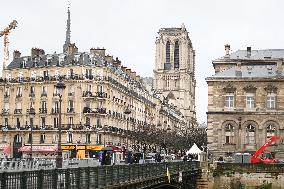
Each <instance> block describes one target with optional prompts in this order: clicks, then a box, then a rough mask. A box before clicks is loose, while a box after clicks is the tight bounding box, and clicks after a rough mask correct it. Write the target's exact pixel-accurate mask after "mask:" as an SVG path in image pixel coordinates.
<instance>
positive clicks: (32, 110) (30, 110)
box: [27, 108, 35, 114]
mask: <svg viewBox="0 0 284 189" xmlns="http://www.w3.org/2000/svg"><path fill="white" fill-rule="evenodd" d="M27 114H35V109H34V108H28V109H27Z"/></svg>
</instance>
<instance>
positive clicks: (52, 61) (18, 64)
mask: <svg viewBox="0 0 284 189" xmlns="http://www.w3.org/2000/svg"><path fill="white" fill-rule="evenodd" d="M60 56H61V57H64V60H63V61H62V62H61V63H60V64H59V57H60ZM92 56H93V61H92ZM76 57H78V59H77V58H76ZM48 59H49V60H48ZM77 60H78V61H77ZM24 62H25V68H33V67H48V66H66V65H85V64H86V65H87V64H96V65H106V64H107V62H106V61H105V60H104V58H103V57H101V56H98V55H91V54H89V53H86V52H84V53H75V54H72V55H67V54H63V53H61V54H47V55H44V56H43V57H42V58H40V59H38V60H36V59H32V58H31V56H24V57H20V58H16V59H15V60H13V61H12V62H11V63H10V64H9V65H8V66H7V68H8V69H17V68H23V63H24Z"/></svg>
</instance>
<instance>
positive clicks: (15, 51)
mask: <svg viewBox="0 0 284 189" xmlns="http://www.w3.org/2000/svg"><path fill="white" fill-rule="evenodd" d="M20 57H21V52H20V51H18V50H14V52H13V59H14V60H15V59H16V58H20Z"/></svg>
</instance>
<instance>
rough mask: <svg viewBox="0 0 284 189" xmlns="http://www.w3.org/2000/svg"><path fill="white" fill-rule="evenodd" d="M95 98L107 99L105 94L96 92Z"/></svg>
mask: <svg viewBox="0 0 284 189" xmlns="http://www.w3.org/2000/svg"><path fill="white" fill-rule="evenodd" d="M95 96H96V97H97V98H98V99H106V98H107V93H105V92H96V94H95Z"/></svg>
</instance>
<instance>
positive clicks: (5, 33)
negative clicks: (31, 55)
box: [0, 20, 18, 73]
mask: <svg viewBox="0 0 284 189" xmlns="http://www.w3.org/2000/svg"><path fill="white" fill-rule="evenodd" d="M17 24H18V22H17V21H16V20H13V21H12V22H11V23H10V24H9V26H8V27H6V28H5V29H4V30H2V31H0V37H2V36H4V61H3V67H2V69H1V70H0V73H1V72H2V71H3V69H4V68H6V66H7V63H8V61H9V48H8V47H9V39H8V35H9V34H10V32H11V30H12V29H15V28H16V27H17Z"/></svg>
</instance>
